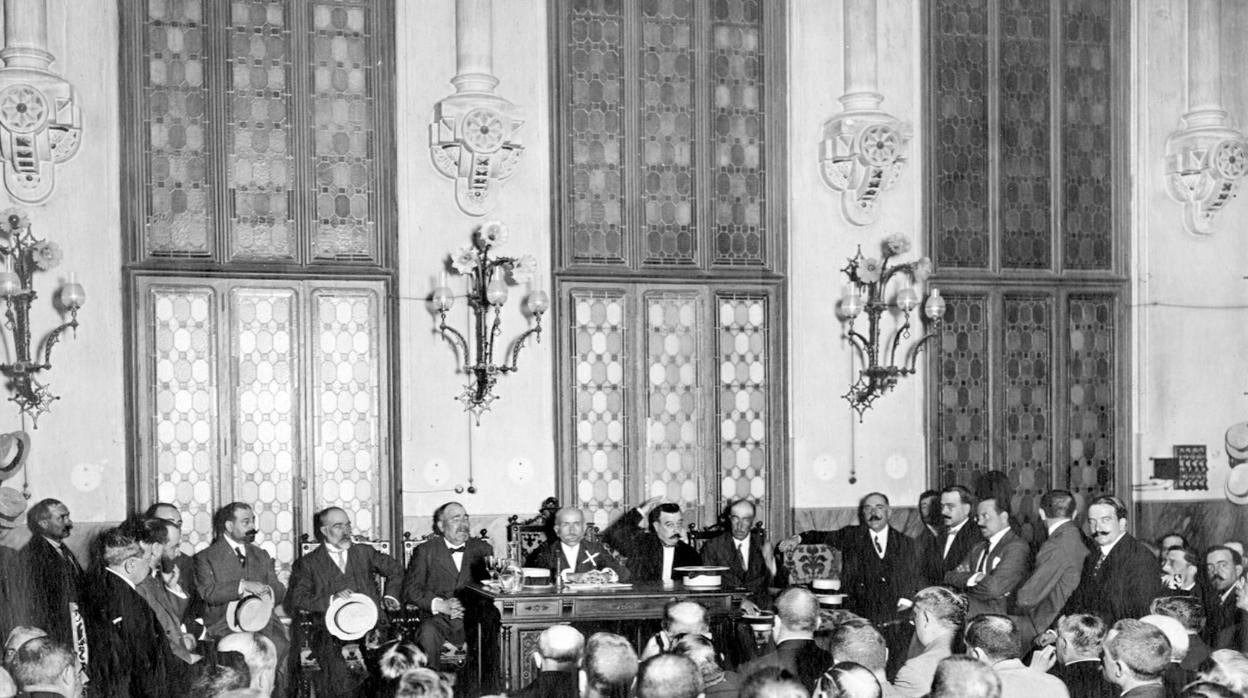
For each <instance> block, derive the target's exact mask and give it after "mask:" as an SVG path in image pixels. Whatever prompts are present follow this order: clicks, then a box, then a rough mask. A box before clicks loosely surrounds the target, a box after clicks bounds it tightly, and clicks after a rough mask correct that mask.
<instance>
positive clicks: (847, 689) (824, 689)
mask: <svg viewBox="0 0 1248 698" xmlns="http://www.w3.org/2000/svg"><path fill="white" fill-rule="evenodd" d="M881 693H882V691H881V688H880V681H879V679H877V678H876V676H875V674H874V673H873V672H872V671H871V670H869V669H867V668H866V667H864V666H862V665H861V664H858V663H857V662H837V663H836V664H835V665H833V666H832V668H831V669H828V670H827V671H825V672H824V673H823V676H821V677H819V680H818V681H817V682H816V683H815V690H814V691H812V692H811V694H810V695H811V698H880V695H881Z"/></svg>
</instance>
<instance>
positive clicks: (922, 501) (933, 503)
mask: <svg viewBox="0 0 1248 698" xmlns="http://www.w3.org/2000/svg"><path fill="white" fill-rule="evenodd" d="M919 518H920V519H922V520H923V523H924V524H925V525H927V526H928V527H930V528H937V529H938V528H940V527H941V525H943V524H944V519H942V518H941V517H940V493H939V492H937V491H936V490H924V492H923V494H921V495H919Z"/></svg>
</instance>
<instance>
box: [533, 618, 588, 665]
mask: <svg viewBox="0 0 1248 698" xmlns="http://www.w3.org/2000/svg"><path fill="white" fill-rule="evenodd" d="M584 650H585V636H584V635H582V634H581V631H579V630H577V629H576V628H573V627H572V626H570V625H552V626H550V627H549V628H546V629H545V630H543V631H542V634H541V635H540V636H538V638H537V649H536V650H534V652H533V663H534V664H536V665H537V668H538V670H539V671H563V672H575V671H576V669H577V667H578V666H579V665H580V662H581V653H582V652H583V651H584Z"/></svg>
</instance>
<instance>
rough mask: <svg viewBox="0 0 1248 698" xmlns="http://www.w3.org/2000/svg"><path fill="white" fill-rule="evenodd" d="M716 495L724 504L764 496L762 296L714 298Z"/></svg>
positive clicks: (767, 380)
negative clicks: (717, 366) (717, 452)
mask: <svg viewBox="0 0 1248 698" xmlns="http://www.w3.org/2000/svg"><path fill="white" fill-rule="evenodd" d="M718 303H719V313H718V316H719V317H718V319H719V322H718V327H717V332H716V336H717V339H718V346H717V348H716V352H715V355H716V356H717V357H718V358H719V386H718V387H719V395H718V402H719V404H718V406H717V407H718V410H717V415H718V418H719V473H720V497H721V498H722V499H724V500H726V501H732V500H735V499H743V498H746V497H748V498H751V499H754V500H756V501H758V500H762V499H763V497H764V495H766V494H767V478H766V475H767V466H768V458H767V451H768V448H769V447H770V443H769V441H768V438H767V419H768V414H769V413H768V409H767V394H768V391H769V390H770V389H771V386H772V378H771V377H770V376H769V375H768V373H769V369H770V368H771V367H770V366H769V365H768V364H769V362H768V352H767V344H768V342H767V298H766V297H764V296H748V295H725V296H720V297H719V298H718Z"/></svg>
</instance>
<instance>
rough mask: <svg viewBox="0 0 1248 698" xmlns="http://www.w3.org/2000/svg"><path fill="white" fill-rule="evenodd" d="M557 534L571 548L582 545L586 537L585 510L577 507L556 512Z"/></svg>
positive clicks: (561, 541)
mask: <svg viewBox="0 0 1248 698" xmlns="http://www.w3.org/2000/svg"><path fill="white" fill-rule="evenodd" d="M555 535H556V536H557V537H558V538H559V542H560V543H563V544H564V545H566V546H568V547H570V548H571V547H576V546H578V545H580V544H581V541H582V540H583V539H584V538H585V512H583V511H581V510H580V509H578V508H576V507H564V508H562V509H560V510H559V511H557V512H555Z"/></svg>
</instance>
